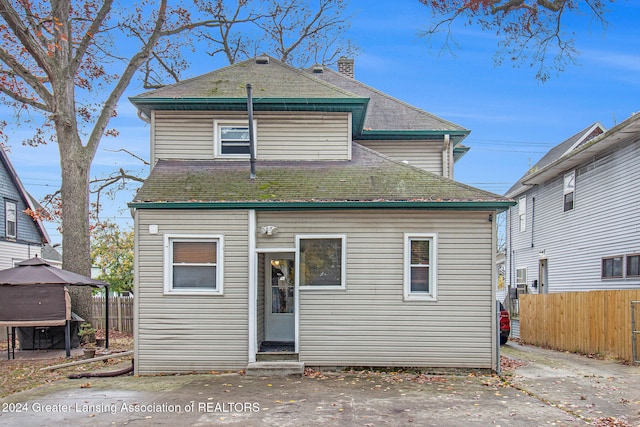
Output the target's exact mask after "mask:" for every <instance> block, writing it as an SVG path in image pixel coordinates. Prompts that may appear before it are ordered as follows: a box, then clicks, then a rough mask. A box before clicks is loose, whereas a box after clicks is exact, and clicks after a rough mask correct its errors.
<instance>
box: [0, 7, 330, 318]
mask: <svg viewBox="0 0 640 427" xmlns="http://www.w3.org/2000/svg"><path fill="white" fill-rule="evenodd" d="M325 1H329V0H325ZM227 3H237V4H238V5H239V6H240V5H242V6H244V5H246V4H248V1H247V0H239V1H231V0H229V1H228V2H225V1H223V0H217V1H215V2H211V1H207V0H195V1H189V2H187V1H185V2H184V3H182V2H180V1H176V2H173V3H172V4H171V5H169V2H168V0H159V1H155V2H150V1H148V0H139V1H137V2H133V1H131V2H124V3H123V4H120V3H118V2H117V0H102V1H100V0H51V1H44V0H0V37H2V45H0V102H2V103H4V104H5V105H6V106H9V107H10V108H11V109H12V111H13V112H14V118H15V120H14V121H13V124H15V125H18V124H19V125H22V126H23V127H24V126H25V125H26V124H28V125H29V127H31V128H33V129H34V135H33V137H31V138H28V139H27V140H26V141H25V143H26V144H30V145H33V146H37V145H39V144H46V143H55V144H57V146H58V151H59V155H60V164H61V169H62V177H61V178H62V185H61V188H60V193H59V194H60V198H59V202H60V203H59V212H58V213H60V214H61V224H62V225H61V228H62V236H63V247H64V251H63V265H64V267H65V268H66V269H68V270H71V271H74V272H76V273H80V274H84V275H89V274H90V270H91V264H90V235H89V217H90V188H91V181H90V167H91V164H92V162H93V159H94V157H95V155H96V151H97V149H98V146H99V144H100V142H101V141H102V139H103V138H104V137H110V136H111V137H114V136H117V134H118V133H117V131H116V130H114V129H109V128H108V126H109V122H110V120H111V118H113V117H114V116H115V115H116V114H117V113H116V106H117V103H118V101H119V99H120V98H121V97H122V95H123V93H124V91H125V89H126V88H127V86H128V85H129V84H130V82H131V80H132V79H133V78H134V76H135V75H136V73H137V71H138V70H139V69H140V68H141V67H143V66H145V67H147V68H144V71H145V72H144V73H143V75H144V76H145V77H147V79H150V78H151V76H153V77H154V79H155V78H157V80H158V81H161V80H163V79H164V78H166V77H167V76H170V77H172V78H174V79H176V78H179V75H180V72H181V71H182V70H184V69H186V67H187V65H188V64H187V63H186V61H185V60H184V58H183V57H182V56H181V55H180V52H181V48H184V47H189V46H190V45H191V43H192V42H193V39H194V36H193V35H194V34H196V32H198V34H204V33H205V30H206V31H211V30H212V29H220V28H223V27H224V26H228V27H232V26H233V25H234V24H235V20H237V21H238V22H242V21H244V22H251V21H252V20H254V19H257V18H258V17H260V16H262V17H266V16H268V15H267V14H264V13H255V12H253V11H249V12H247V17H246V18H243V17H239V16H234V15H231V16H229V15H228V14H226V13H225V12H224V11H225V10H226V9H225V7H226V6H225V5H226V4H227ZM258 3H260V2H257V3H256V4H258ZM150 59H151V60H152V61H151V62H149V60H150ZM145 64H148V65H145ZM152 66H154V67H156V68H157V69H159V70H160V71H159V72H152V71H151V70H152V68H151V67H152ZM2 125H3V126H0V133H3V132H7V128H6V127H4V124H2ZM112 178H113V179H111V180H109V182H110V183H111V184H113V183H116V182H122V180H123V179H132V177H130V176H128V175H127V173H126V172H125V171H119V172H118V173H116V174H115V175H114V176H113V177H112ZM107 179H108V177H107ZM94 185H95V187H94V188H97V189H98V194H101V192H102V191H104V189H105V188H106V187H103V186H102V184H101V183H99V182H94ZM33 214H34V215H36V213H33ZM87 299H88V298H74V303H75V305H76V307H75V310H76V311H78V314H80V315H81V316H83V317H85V318H87V319H90V318H91V312H90V307H89V305H88V304H86V301H87ZM83 301H85V303H83Z"/></svg>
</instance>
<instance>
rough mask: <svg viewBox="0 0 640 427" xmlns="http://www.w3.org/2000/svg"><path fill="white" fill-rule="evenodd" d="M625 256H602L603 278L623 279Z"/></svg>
mask: <svg viewBox="0 0 640 427" xmlns="http://www.w3.org/2000/svg"><path fill="white" fill-rule="evenodd" d="M623 262H624V256H622V255H620V256H613V257H607V258H602V278H603V279H621V278H622V277H623V271H624V270H623Z"/></svg>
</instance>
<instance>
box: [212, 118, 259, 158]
mask: <svg viewBox="0 0 640 427" xmlns="http://www.w3.org/2000/svg"><path fill="white" fill-rule="evenodd" d="M255 129H256V127H255V122H254V133H253V134H254V136H255V135H256V133H255ZM214 132H215V154H216V157H227V158H248V157H249V156H250V154H251V145H250V144H251V141H250V139H249V125H248V123H247V121H246V120H233V121H215V123H214Z"/></svg>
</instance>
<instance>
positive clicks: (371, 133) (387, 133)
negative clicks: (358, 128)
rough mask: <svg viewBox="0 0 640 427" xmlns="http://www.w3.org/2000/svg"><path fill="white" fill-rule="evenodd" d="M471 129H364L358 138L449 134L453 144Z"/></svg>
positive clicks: (422, 137)
mask: <svg viewBox="0 0 640 427" xmlns="http://www.w3.org/2000/svg"><path fill="white" fill-rule="evenodd" d="M470 132H471V131H469V130H446V129H443V130H420V129H416V130H386V129H385V130H376V129H365V130H363V131H362V135H360V137H359V138H358V139H359V140H363V141H394V140H399V141H400V140H401V141H407V140H409V141H416V140H439V139H443V138H444V136H445V135H449V137H450V138H451V140H452V141H453V143H454V145H456V144H458V143H459V142H460V141H462V140H463V139H465V138H466V137H467V135H469V133H470ZM467 150H468V149H467Z"/></svg>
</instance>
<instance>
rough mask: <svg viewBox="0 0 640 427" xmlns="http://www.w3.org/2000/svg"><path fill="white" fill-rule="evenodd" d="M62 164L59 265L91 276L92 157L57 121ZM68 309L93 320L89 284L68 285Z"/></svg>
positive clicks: (73, 133) (69, 128)
mask: <svg viewBox="0 0 640 427" xmlns="http://www.w3.org/2000/svg"><path fill="white" fill-rule="evenodd" d="M57 128H58V129H57V135H58V145H59V148H60V165H61V168H62V188H61V200H62V267H63V268H64V269H65V270H69V271H72V272H74V273H78V274H82V275H84V276H91V258H90V253H91V250H90V240H89V169H90V165H91V160H92V157H93V156H91V155H89V154H87V153H86V152H85V149H84V147H83V146H82V143H81V142H80V138H79V136H78V134H77V132H76V129H75V127H74V126H69V122H68V121H67V122H63V123H61V124H60V125H57ZM70 295H71V309H72V311H73V312H75V313H76V314H78V315H79V316H80V317H82V318H83V319H85V320H86V321H87V322H93V315H92V312H91V310H92V305H91V288H90V287H88V286H84V287H80V286H72V287H71V290H70Z"/></svg>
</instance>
